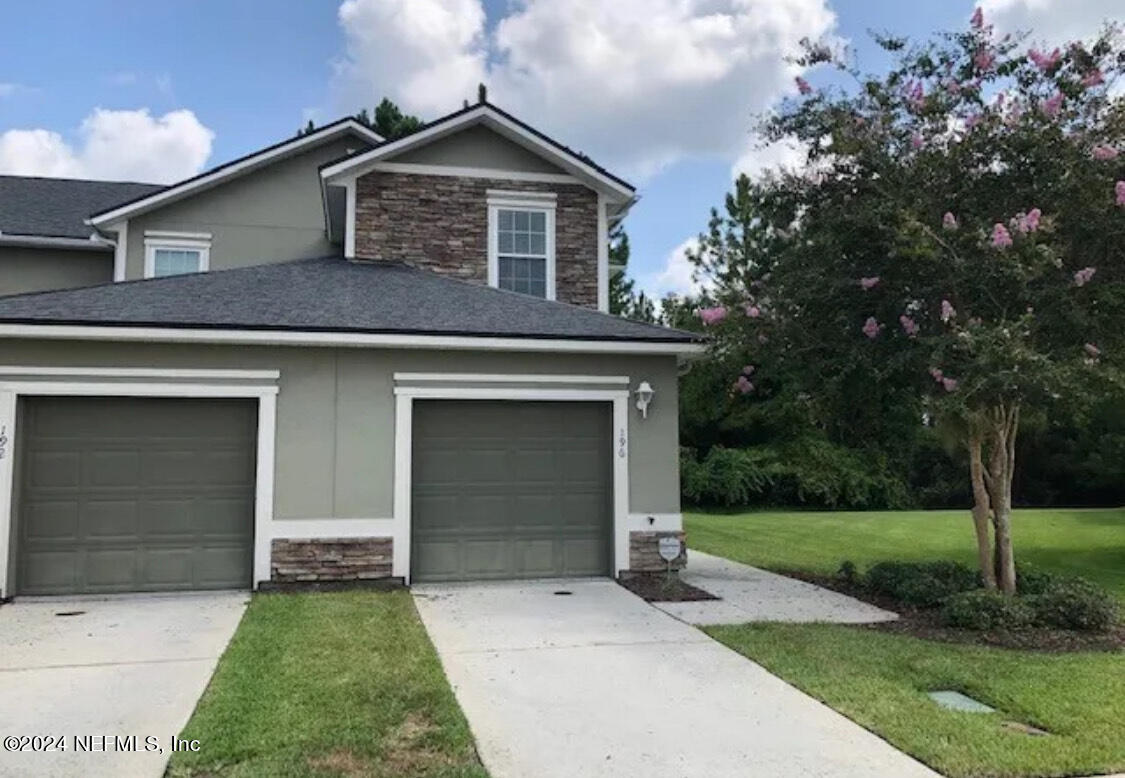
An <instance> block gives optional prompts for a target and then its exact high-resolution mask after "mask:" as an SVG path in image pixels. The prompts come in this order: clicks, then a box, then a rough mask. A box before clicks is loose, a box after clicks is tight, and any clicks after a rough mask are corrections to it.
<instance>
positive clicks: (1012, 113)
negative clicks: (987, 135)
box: [1004, 100, 1023, 127]
mask: <svg viewBox="0 0 1125 778" xmlns="http://www.w3.org/2000/svg"><path fill="white" fill-rule="evenodd" d="M1022 118H1023V104H1022V103H1020V101H1019V100H1013V101H1012V103H1011V108H1009V109H1008V117H1007V118H1006V119H1005V120H1004V121H1005V123H1007V125H1008V126H1009V127H1012V126H1014V125H1017V124H1019V122H1020V119H1022Z"/></svg>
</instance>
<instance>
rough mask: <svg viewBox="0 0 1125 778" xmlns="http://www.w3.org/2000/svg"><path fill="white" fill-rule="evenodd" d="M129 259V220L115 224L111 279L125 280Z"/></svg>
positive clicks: (117, 281) (116, 280) (116, 281)
mask: <svg viewBox="0 0 1125 778" xmlns="http://www.w3.org/2000/svg"><path fill="white" fill-rule="evenodd" d="M128 260H129V220H128V219H126V220H125V221H123V222H119V223H118V224H117V242H116V243H115V244H114V246H113V280H114V282H115V283H119V282H121V281H124V280H125V269H126V267H127V263H128Z"/></svg>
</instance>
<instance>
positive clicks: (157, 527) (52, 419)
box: [16, 397, 257, 595]
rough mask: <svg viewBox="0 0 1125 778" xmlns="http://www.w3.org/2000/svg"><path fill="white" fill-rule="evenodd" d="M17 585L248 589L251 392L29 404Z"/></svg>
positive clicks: (66, 589) (57, 589) (43, 590)
mask: <svg viewBox="0 0 1125 778" xmlns="http://www.w3.org/2000/svg"><path fill="white" fill-rule="evenodd" d="M21 412H22V417H21V418H22V424H23V426H22V430H21V434H20V455H19V458H18V464H19V468H20V475H19V493H18V496H17V499H18V500H19V515H18V522H19V524H18V528H17V532H18V533H19V542H18V549H17V552H16V567H17V576H18V587H19V588H18V591H19V592H20V593H21V594H29V595H30V594H68V593H74V592H132V591H157V590H173V589H223V588H236V587H248V586H249V585H250V576H251V559H252V546H253V516H254V481H255V448H256V443H255V440H256V430H257V418H256V407H255V404H254V402H253V401H246V400H194V399H190V400H189V399H183V400H181V399H155V398H154V399H150V398H115V397H32V398H27V399H26V400H24V401H23V402H22V407H21Z"/></svg>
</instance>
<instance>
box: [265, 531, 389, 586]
mask: <svg viewBox="0 0 1125 778" xmlns="http://www.w3.org/2000/svg"><path fill="white" fill-rule="evenodd" d="M393 548H394V539H393V538H299V539H296V538H295V539H290V538H274V539H273V540H271V541H270V581H271V582H273V583H295V582H298V581H369V580H374V579H378V578H389V577H390V575H391V552H392V550H393Z"/></svg>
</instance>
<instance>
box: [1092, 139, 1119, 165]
mask: <svg viewBox="0 0 1125 778" xmlns="http://www.w3.org/2000/svg"><path fill="white" fill-rule="evenodd" d="M1090 156H1091V157H1093V158H1094V159H1097V160H1102V161H1103V162H1104V161H1105V160H1107V159H1115V158H1116V157H1117V149H1115V148H1114V147H1113V146H1107V145H1105V144H1104V143H1103V144H1102V145H1100V146H1094V148H1093V149H1092V150H1091V151H1090Z"/></svg>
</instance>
